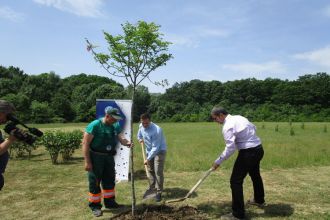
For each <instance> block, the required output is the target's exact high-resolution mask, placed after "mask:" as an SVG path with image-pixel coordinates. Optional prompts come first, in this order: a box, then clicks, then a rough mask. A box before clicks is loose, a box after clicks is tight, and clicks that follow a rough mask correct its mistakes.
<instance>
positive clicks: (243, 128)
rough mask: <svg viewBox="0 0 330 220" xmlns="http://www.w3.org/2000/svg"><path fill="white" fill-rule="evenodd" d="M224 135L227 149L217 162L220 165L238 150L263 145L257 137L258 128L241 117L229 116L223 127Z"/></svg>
mask: <svg viewBox="0 0 330 220" xmlns="http://www.w3.org/2000/svg"><path fill="white" fill-rule="evenodd" d="M222 134H223V137H224V139H225V143H226V147H225V149H224V151H223V152H222V153H221V154H220V156H219V157H218V158H217V159H216V160H215V163H216V164H218V165H220V164H221V163H222V162H223V161H224V160H226V159H228V158H229V157H230V156H231V155H232V154H233V153H234V152H235V150H236V149H237V150H242V149H248V148H253V147H256V146H258V145H260V144H261V140H260V138H259V137H258V136H257V135H256V126H255V125H254V124H252V123H251V122H249V120H248V119H247V118H245V117H243V116H240V115H230V114H228V115H227V117H226V118H225V121H224V124H223V127H222Z"/></svg>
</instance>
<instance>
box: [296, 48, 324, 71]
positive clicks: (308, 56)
mask: <svg viewBox="0 0 330 220" xmlns="http://www.w3.org/2000/svg"><path fill="white" fill-rule="evenodd" d="M293 57H294V58H296V59H301V60H308V61H310V62H312V63H315V64H318V65H322V66H326V67H330V46H326V47H324V48H321V49H318V50H313V51H309V52H305V53H300V54H295V55H294V56H293Z"/></svg>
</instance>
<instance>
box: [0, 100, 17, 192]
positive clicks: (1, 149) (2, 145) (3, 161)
mask: <svg viewBox="0 0 330 220" xmlns="http://www.w3.org/2000/svg"><path fill="white" fill-rule="evenodd" d="M14 111H15V107H14V106H13V104H11V103H9V102H7V101H4V100H0V124H4V123H6V122H7V115H8V114H11V113H13V112H14ZM15 140H16V138H15V137H14V135H12V134H10V135H9V137H8V138H7V139H6V140H4V139H3V137H2V133H1V131H0V190H1V189H2V187H3V185H4V178H3V175H2V174H3V173H4V172H5V169H6V166H7V163H8V159H9V153H8V151H7V150H8V147H9V146H10V144H11V143H13V142H14V141H15Z"/></svg>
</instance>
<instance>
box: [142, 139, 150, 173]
mask: <svg viewBox="0 0 330 220" xmlns="http://www.w3.org/2000/svg"><path fill="white" fill-rule="evenodd" d="M141 151H142V156H143V163H144V161H146V154H145V152H144V143H143V142H141ZM144 169H145V171H146V174H147V177H148V179H149V178H150V176H149V172H148V166H147V165H144Z"/></svg>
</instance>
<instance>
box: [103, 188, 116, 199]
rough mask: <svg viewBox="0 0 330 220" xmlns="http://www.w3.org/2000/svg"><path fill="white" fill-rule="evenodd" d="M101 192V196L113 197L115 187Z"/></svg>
mask: <svg viewBox="0 0 330 220" xmlns="http://www.w3.org/2000/svg"><path fill="white" fill-rule="evenodd" d="M102 192H103V198H112V197H115V189H104V190H102Z"/></svg>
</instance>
